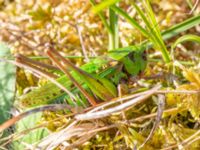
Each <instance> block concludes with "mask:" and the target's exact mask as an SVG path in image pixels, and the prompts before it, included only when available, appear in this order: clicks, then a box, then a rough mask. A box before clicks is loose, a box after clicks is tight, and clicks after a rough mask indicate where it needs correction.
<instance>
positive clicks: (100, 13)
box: [90, 0, 112, 34]
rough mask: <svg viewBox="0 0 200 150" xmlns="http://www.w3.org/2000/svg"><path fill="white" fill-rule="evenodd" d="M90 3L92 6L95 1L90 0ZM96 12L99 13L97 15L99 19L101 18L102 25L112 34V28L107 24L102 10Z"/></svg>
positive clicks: (94, 4) (94, 5)
mask: <svg viewBox="0 0 200 150" xmlns="http://www.w3.org/2000/svg"><path fill="white" fill-rule="evenodd" d="M90 3H91V4H92V6H93V7H96V3H95V1H94V0H90ZM97 14H98V15H99V17H100V19H101V21H102V23H103V25H104V26H105V28H106V29H107V31H108V33H111V34H112V30H111V28H110V26H109V24H108V22H107V20H106V18H105V17H104V15H103V12H102V11H99V12H97Z"/></svg>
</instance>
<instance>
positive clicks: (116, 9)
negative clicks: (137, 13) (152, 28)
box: [111, 6, 149, 37]
mask: <svg viewBox="0 0 200 150" xmlns="http://www.w3.org/2000/svg"><path fill="white" fill-rule="evenodd" d="M111 9H113V10H114V11H115V12H116V13H117V14H119V15H120V16H122V17H124V18H125V19H126V20H127V21H128V22H129V23H130V24H131V25H132V26H134V27H135V28H136V29H138V30H139V31H140V32H141V33H142V34H143V35H144V36H145V37H148V35H149V34H148V32H147V31H146V30H145V29H144V28H142V27H141V26H140V25H139V24H138V23H137V21H136V20H135V19H133V18H131V17H130V16H129V15H128V14H127V13H126V12H124V11H123V10H122V9H121V8H119V7H117V6H111Z"/></svg>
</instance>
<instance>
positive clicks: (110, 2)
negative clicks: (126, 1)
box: [92, 0, 120, 13]
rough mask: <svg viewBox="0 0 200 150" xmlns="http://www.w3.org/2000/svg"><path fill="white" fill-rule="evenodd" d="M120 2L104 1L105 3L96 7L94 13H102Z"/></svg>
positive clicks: (116, 0) (114, 0) (115, 0)
mask: <svg viewBox="0 0 200 150" xmlns="http://www.w3.org/2000/svg"><path fill="white" fill-rule="evenodd" d="M119 1H120V0H104V1H103V2H101V3H100V4H98V5H96V6H95V7H94V8H93V9H92V10H93V12H94V13H99V12H100V11H102V10H103V9H105V8H108V7H110V6H111V5H114V4H116V3H117V2H119Z"/></svg>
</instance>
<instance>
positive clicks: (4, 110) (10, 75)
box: [0, 43, 16, 124]
mask: <svg viewBox="0 0 200 150" xmlns="http://www.w3.org/2000/svg"><path fill="white" fill-rule="evenodd" d="M9 56H10V49H9V48H8V46H7V45H5V44H4V43H0V59H1V58H3V57H9ZM15 71H16V67H15V66H14V65H13V64H9V63H7V62H4V61H3V60H0V72H1V73H0V114H1V115H0V124H1V123H3V122H4V121H6V120H8V119H9V118H10V115H11V114H10V111H11V108H12V106H13V102H14V95H15Z"/></svg>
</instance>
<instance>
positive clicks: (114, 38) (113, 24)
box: [108, 8, 119, 50]
mask: <svg viewBox="0 0 200 150" xmlns="http://www.w3.org/2000/svg"><path fill="white" fill-rule="evenodd" d="M109 21H110V28H111V30H112V32H111V33H109V47H108V49H109V50H111V49H116V48H119V31H118V16H117V14H116V13H115V11H113V10H112V9H111V8H109Z"/></svg>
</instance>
